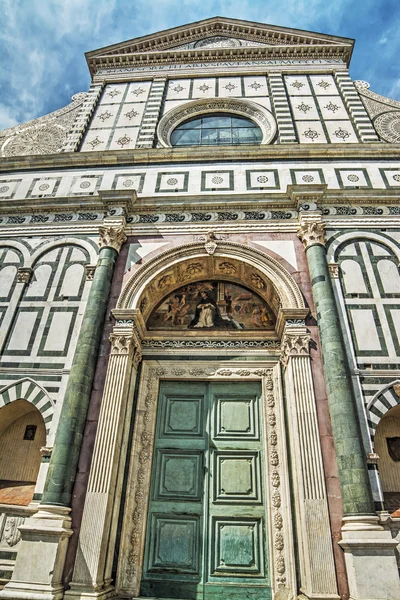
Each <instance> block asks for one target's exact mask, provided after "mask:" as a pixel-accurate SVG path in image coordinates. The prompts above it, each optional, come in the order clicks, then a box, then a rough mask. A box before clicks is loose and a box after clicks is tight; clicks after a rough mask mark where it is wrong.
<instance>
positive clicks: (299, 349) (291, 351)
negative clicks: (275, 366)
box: [281, 333, 310, 367]
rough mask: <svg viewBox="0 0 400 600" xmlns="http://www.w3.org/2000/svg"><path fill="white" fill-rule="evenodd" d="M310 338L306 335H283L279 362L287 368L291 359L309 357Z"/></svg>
mask: <svg viewBox="0 0 400 600" xmlns="http://www.w3.org/2000/svg"><path fill="white" fill-rule="evenodd" d="M309 345H310V336H309V335H308V334H294V335H293V334H288V333H285V335H284V336H283V339H282V350H281V362H282V364H283V366H284V367H286V366H287V364H288V362H289V359H290V358H293V357H299V356H300V357H301V356H309Z"/></svg>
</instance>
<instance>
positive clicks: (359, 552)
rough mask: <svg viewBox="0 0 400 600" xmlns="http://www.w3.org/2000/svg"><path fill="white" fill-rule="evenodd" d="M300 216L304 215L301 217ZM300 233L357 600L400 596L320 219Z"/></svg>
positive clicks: (304, 221)
mask: <svg viewBox="0 0 400 600" xmlns="http://www.w3.org/2000/svg"><path fill="white" fill-rule="evenodd" d="M300 214H301V213H300ZM298 235H299V237H300V239H301V240H302V242H303V244H304V247H305V251H306V256H307V262H308V268H309V271H310V277H311V285H312V293H313V297H314V303H315V307H316V313H317V321H318V327H319V332H320V336H321V349H322V357H323V361H324V373H325V380H326V387H327V396H328V402H329V409H330V416H331V423H332V432H333V437H334V442H335V452H336V460H337V465H338V471H339V480H340V486H341V492H342V501H343V511H344V518H343V526H342V536H343V539H342V541H341V542H339V543H340V545H341V546H342V548H343V550H344V552H345V561H346V567H347V576H348V581H349V588H350V597H351V599H352V600H371V599H373V600H387V599H389V598H393V599H394V598H400V585H399V578H398V573H397V567H396V559H395V555H394V548H395V547H396V541H395V540H392V539H391V534H390V531H385V530H384V528H383V527H382V526H381V524H380V523H379V517H378V516H377V515H376V513H375V512H374V505H373V501H372V494H371V489H370V484H369V477H368V471H367V464H366V457H365V452H364V449H363V446H362V441H361V433H360V430H359V423H358V418H357V412H356V399H355V396H354V393H353V388H352V386H351V381H350V375H349V372H348V366H347V356H346V349H345V345H344V340H343V335H342V331H341V328H340V321H339V314H338V309H337V306H336V302H335V297H334V294H333V289H332V283H331V278H330V273H329V269H328V264H327V261H326V253H325V233H324V224H323V222H322V219H321V215H320V214H319V213H318V212H317V211H314V214H311V215H307V213H305V214H301V224H300V228H299V231H298Z"/></svg>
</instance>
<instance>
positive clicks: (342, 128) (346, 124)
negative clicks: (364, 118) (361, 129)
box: [325, 121, 358, 144]
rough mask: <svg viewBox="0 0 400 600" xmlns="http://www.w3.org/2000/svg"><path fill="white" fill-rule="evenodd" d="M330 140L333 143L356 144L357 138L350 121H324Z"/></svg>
mask: <svg viewBox="0 0 400 600" xmlns="http://www.w3.org/2000/svg"><path fill="white" fill-rule="evenodd" d="M325 127H326V128H327V130H328V135H329V138H330V141H331V142H332V143H333V144H345V143H348V144H357V143H358V139H357V136H356V133H355V131H354V129H353V125H352V124H351V123H350V121H325Z"/></svg>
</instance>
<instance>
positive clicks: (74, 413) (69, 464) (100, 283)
mask: <svg viewBox="0 0 400 600" xmlns="http://www.w3.org/2000/svg"><path fill="white" fill-rule="evenodd" d="M116 258H117V252H116V250H114V249H113V248H102V249H101V250H100V254H99V260H98V263H97V267H96V271H95V274H94V278H93V282H92V287H91V289H90V293H89V297H88V302H87V305H86V310H85V314H84V317H83V320H82V326H81V329H80V332H79V337H78V341H77V344H76V350H75V355H74V360H73V363H72V367H71V371H70V375H69V379H68V384H67V388H66V391H65V396H64V402H63V406H62V409H61V416H60V424H59V426H58V429H57V435H56V441H55V444H54V449H53V453H52V456H51V460H50V465H49V472H48V475H47V479H46V484H45V488H44V492H43V498H42V502H41V503H42V504H58V505H62V506H70V502H71V494H72V488H73V485H74V481H75V473H76V468H77V465H78V458H79V453H80V449H81V445H82V437H83V430H84V426H85V421H86V414H87V410H88V407H89V400H90V393H91V390H92V384H93V378H94V372H95V367H96V360H97V353H98V348H99V345H100V340H101V335H102V332H103V323H104V316H105V312H106V307H107V302H108V298H109V294H110V289H111V280H112V275H113V271H114V265H115V261H116Z"/></svg>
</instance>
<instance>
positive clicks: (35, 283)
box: [26, 256, 51, 298]
mask: <svg viewBox="0 0 400 600" xmlns="http://www.w3.org/2000/svg"><path fill="white" fill-rule="evenodd" d="M46 260H47V256H46ZM50 260H51V258H50ZM50 277H51V267H50V265H39V266H38V267H36V269H35V272H34V275H33V277H32V279H31V282H30V284H29V285H28V287H27V289H26V297H27V298H32V297H34V296H35V297H39V298H41V297H42V296H44V295H45V294H46V290H47V285H48V283H49V280H50Z"/></svg>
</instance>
